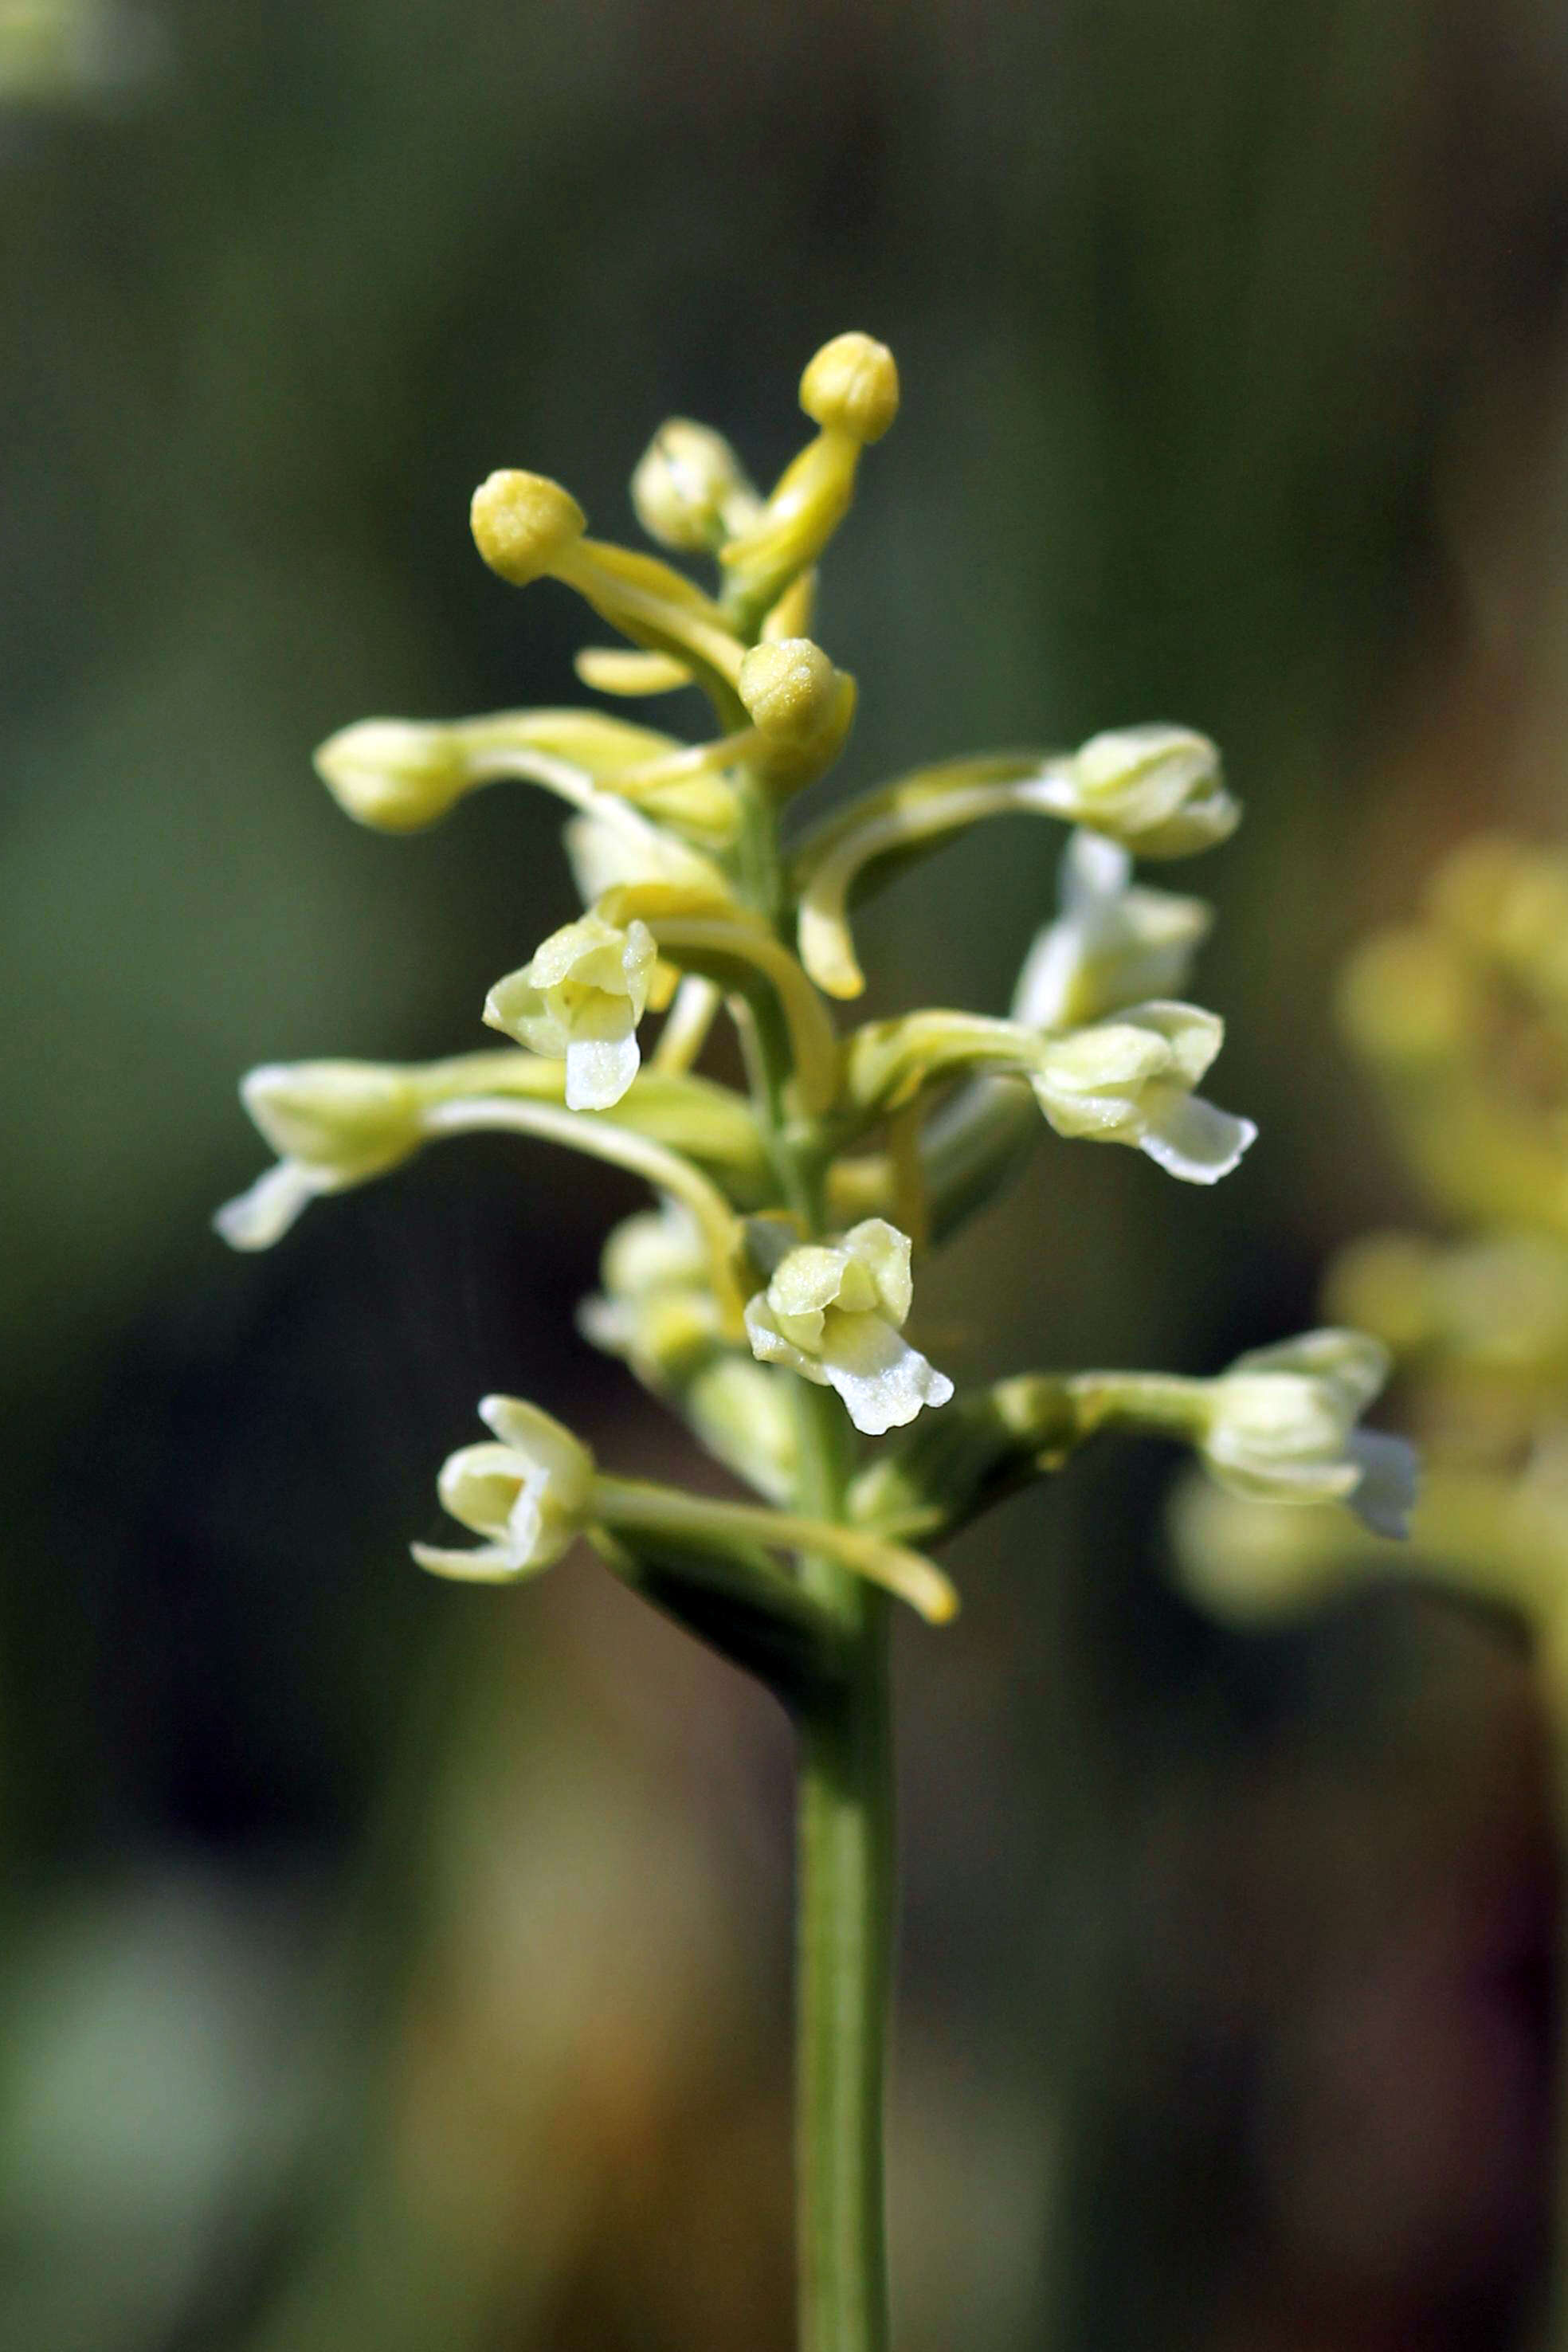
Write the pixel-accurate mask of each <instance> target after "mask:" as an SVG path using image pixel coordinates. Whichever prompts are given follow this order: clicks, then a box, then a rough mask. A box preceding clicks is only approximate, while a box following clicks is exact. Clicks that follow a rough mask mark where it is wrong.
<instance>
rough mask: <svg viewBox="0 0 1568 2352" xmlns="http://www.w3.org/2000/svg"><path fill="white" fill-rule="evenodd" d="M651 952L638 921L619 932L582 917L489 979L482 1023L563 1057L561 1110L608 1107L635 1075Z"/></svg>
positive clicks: (650, 940)
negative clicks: (502, 973) (491, 982)
mask: <svg viewBox="0 0 1568 2352" xmlns="http://www.w3.org/2000/svg"><path fill="white" fill-rule="evenodd" d="M656 961H658V949H657V948H656V946H655V945H654V938H653V933H652V932H651V931H650V930H649V929H648V928H647V924H646V923H643V922H638V921H636V920H634V921H632V922H631V923H629V924H628V925H627V926H626V929H624V930H623V929H620V928H619V926H618V925H616V924H615V923H606V922H605V920H604V919H603V918H602V917H600V916H598V915H595V914H587V915H583V916H581V917H579V919H578V920H577V921H576V922H574V923H567V924H566V925H564V926H563V929H560V930H558V931H552V933H551V935H550V937H549V938H548V939H547V940H545V941H544V943H543V945H542V947H541V948H540V949H539V950H538V952H537V953H536V954H535V955H534V956H533V958H532V960H531V961H530V962H528V963H525V964H524V965H523V966H522V968H521V971H513V972H509V973H508V974H507V975H506V977H505V979H504V980H498V981H497V982H496V984H495V986H494V987H493V988H492V989H491V991H490V992H489V996H488V997H487V998H486V999H485V1019H486V1021H487V1022H488V1023H489V1026H490V1027H491V1028H492V1029H501V1030H504V1031H505V1033H506V1034H507V1035H508V1036H509V1037H515V1038H516V1039H517V1041H518V1043H519V1045H527V1046H528V1047H530V1048H531V1051H532V1052H534V1053H535V1054H545V1055H550V1056H552V1058H562V1059H564V1061H565V1064H566V1107H567V1108H568V1109H569V1110H608V1109H609V1108H611V1106H612V1105H613V1104H615V1103H618V1102H619V1101H620V1099H621V1097H622V1096H623V1095H624V1094H625V1093H626V1088H627V1087H629V1086H630V1085H631V1082H632V1080H633V1079H634V1078H635V1077H636V1076H637V1069H638V1066H639V1064H640V1062H641V1058H642V1057H641V1055H640V1053H639V1051H638V1048H637V1023H638V1022H639V1021H640V1020H641V1019H642V1017H643V1014H644V1013H645V1012H646V1011H647V999H648V988H649V985H650V982H651V981H652V977H653V968H654V964H655V962H656Z"/></svg>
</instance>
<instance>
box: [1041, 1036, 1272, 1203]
mask: <svg viewBox="0 0 1568 2352" xmlns="http://www.w3.org/2000/svg"><path fill="white" fill-rule="evenodd" d="M1224 1035H1225V1024H1224V1023H1223V1022H1222V1021H1221V1019H1220V1018H1219V1015H1218V1014H1217V1013H1205V1012H1204V1011H1203V1010H1202V1008H1201V1007H1200V1006H1198V1005H1195V1004H1181V1003H1160V1002H1155V1003H1149V1004H1130V1005H1128V1006H1127V1007H1126V1008H1125V1010H1124V1011H1122V1012H1121V1013H1118V1015H1117V1017H1116V1018H1115V1020H1113V1021H1104V1022H1100V1024H1098V1025H1097V1026H1095V1027H1093V1028H1090V1029H1076V1030H1073V1031H1072V1032H1070V1034H1068V1035H1067V1036H1065V1037H1053V1038H1047V1039H1046V1040H1045V1041H1044V1043H1043V1044H1042V1045H1041V1048H1040V1052H1039V1056H1038V1059H1037V1061H1036V1062H1035V1064H1034V1065H1033V1066H1032V1067H1031V1068H1030V1070H1029V1073H1028V1076H1029V1083H1030V1085H1031V1086H1032V1087H1033V1088H1034V1090H1035V1097H1036V1100H1037V1102H1038V1104H1039V1106H1040V1108H1041V1109H1042V1110H1043V1111H1044V1112H1045V1115H1046V1117H1047V1119H1048V1120H1049V1122H1050V1124H1051V1126H1052V1127H1054V1128H1055V1129H1056V1131H1057V1133H1058V1135H1065V1136H1071V1137H1081V1138H1083V1139H1086V1140H1087V1141H1089V1142H1091V1143H1128V1144H1132V1145H1134V1146H1135V1147H1136V1148H1137V1150H1140V1151H1143V1152H1146V1153H1147V1154H1148V1156H1149V1158H1150V1159H1151V1160H1153V1161H1154V1163H1155V1165H1156V1167H1160V1168H1163V1169H1164V1171H1165V1172H1166V1174H1167V1175H1170V1176H1178V1177H1180V1178H1181V1179H1182V1181H1184V1183H1188V1184H1213V1183H1215V1182H1217V1181H1218V1180H1219V1178H1220V1177H1222V1176H1228V1175H1229V1173H1230V1171H1231V1170H1232V1169H1233V1168H1234V1167H1235V1166H1236V1165H1237V1161H1238V1160H1240V1158H1241V1155H1242V1153H1243V1152H1244V1151H1245V1150H1247V1146H1248V1144H1249V1143H1251V1142H1252V1140H1253V1139H1254V1138H1255V1137H1256V1135H1257V1133H1258V1129H1257V1128H1256V1127H1255V1126H1254V1125H1253V1123H1252V1121H1251V1120H1250V1119H1249V1118H1237V1117H1236V1116H1235V1115H1234V1114H1233V1113H1232V1112H1230V1111H1226V1110H1219V1109H1216V1108H1215V1105H1214V1104H1213V1103H1211V1102H1205V1100H1204V1098H1203V1097H1202V1096H1201V1095H1195V1094H1194V1092H1193V1088H1194V1087H1195V1086H1196V1085H1197V1082H1198V1080H1199V1079H1200V1078H1201V1077H1202V1076H1203V1075H1204V1072H1205V1070H1206V1069H1207V1068H1208V1066H1209V1064H1210V1063H1211V1062H1212V1061H1213V1060H1214V1057H1215V1055H1216V1054H1217V1053H1218V1052H1219V1049H1220V1043H1221V1040H1222V1039H1223V1037H1224Z"/></svg>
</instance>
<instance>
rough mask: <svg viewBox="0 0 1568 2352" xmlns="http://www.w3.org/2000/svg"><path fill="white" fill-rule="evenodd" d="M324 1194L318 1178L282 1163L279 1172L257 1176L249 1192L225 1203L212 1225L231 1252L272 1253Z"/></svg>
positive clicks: (290, 1162)
mask: <svg viewBox="0 0 1568 2352" xmlns="http://www.w3.org/2000/svg"><path fill="white" fill-rule="evenodd" d="M320 1192H321V1185H320V1183H319V1182H318V1181H317V1180H316V1178H315V1177H313V1176H312V1175H311V1174H310V1172H309V1171H308V1170H306V1169H304V1168H301V1167H300V1163H299V1161H298V1160H279V1162H278V1165H277V1166H276V1168H268V1171H267V1172H266V1174H265V1175H263V1176H258V1178H257V1180H256V1181H255V1183H254V1184H253V1185H252V1186H251V1187H250V1190H249V1191H248V1192H241V1193H239V1194H238V1195H237V1198H236V1199H234V1200H232V1201H226V1202H224V1204H223V1206H222V1208H221V1209H219V1210H218V1212H217V1213H216V1216H215V1217H214V1219H213V1224H214V1226H215V1227H216V1231H217V1232H218V1234H220V1235H221V1236H222V1238H223V1239H224V1240H225V1241H226V1243H227V1244H228V1245H229V1247H230V1249H237V1250H263V1249H270V1248H271V1246H272V1244H273V1243H274V1242H275V1241H279V1240H281V1238H282V1236H283V1235H284V1234H286V1233H287V1232H288V1230H289V1226H290V1225H291V1224H292V1223H294V1220H295V1218H296V1217H298V1216H299V1215H300V1213H301V1212H302V1211H303V1210H305V1209H306V1208H308V1207H309V1206H310V1202H312V1201H313V1200H315V1199H316V1198H317V1197H318V1196H319V1194H320Z"/></svg>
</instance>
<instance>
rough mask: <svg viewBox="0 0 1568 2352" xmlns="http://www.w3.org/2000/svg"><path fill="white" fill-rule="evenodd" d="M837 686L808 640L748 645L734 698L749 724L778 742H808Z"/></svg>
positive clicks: (820, 653)
mask: <svg viewBox="0 0 1568 2352" xmlns="http://www.w3.org/2000/svg"><path fill="white" fill-rule="evenodd" d="M837 684H838V673H837V670H836V669H835V668H834V667H833V664H832V663H831V662H830V661H829V660H828V658H827V656H826V654H825V653H824V652H823V650H822V647H821V646H816V645H813V643H812V641H811V639H810V638H809V637H785V638H784V639H782V640H781V641H780V642H779V643H777V644H773V645H761V646H752V649H751V651H750V652H749V653H748V654H747V656H746V658H745V660H744V661H743V662H742V664H741V677H740V689H739V690H740V696H741V699H742V702H743V703H744V704H745V706H746V709H747V711H748V712H749V713H750V716H751V719H752V725H753V726H754V727H755V728H756V729H757V730H758V731H759V732H760V733H761V734H763V735H766V736H769V737H771V738H773V739H774V740H777V741H779V742H781V743H802V742H809V740H811V738H812V736H813V735H814V734H815V733H816V730H817V729H818V728H819V727H820V726H821V724H822V720H823V717H824V714H825V712H826V710H827V709H828V708H829V706H830V705H831V704H832V702H833V701H834V699H835V698H836V695H837Z"/></svg>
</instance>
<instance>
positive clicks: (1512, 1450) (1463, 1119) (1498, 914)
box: [1175, 835, 1568, 1698]
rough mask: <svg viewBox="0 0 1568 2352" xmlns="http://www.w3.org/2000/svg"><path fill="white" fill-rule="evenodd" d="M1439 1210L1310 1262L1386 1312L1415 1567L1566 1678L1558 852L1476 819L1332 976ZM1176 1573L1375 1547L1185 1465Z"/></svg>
mask: <svg viewBox="0 0 1568 2352" xmlns="http://www.w3.org/2000/svg"><path fill="white" fill-rule="evenodd" d="M1340 1016H1341V1024H1342V1030H1343V1033H1344V1035H1345V1037H1346V1040H1347V1042H1348V1043H1349V1045H1351V1047H1352V1051H1353V1052H1354V1053H1355V1054H1356V1055H1357V1056H1358V1058H1359V1059H1360V1061H1361V1062H1362V1064H1363V1067H1364V1068H1365V1070H1366V1071H1367V1073H1368V1075H1369V1076H1370V1077H1371V1079H1372V1080H1373V1084H1374V1086H1375V1087H1376V1089H1377V1092H1378V1094H1379V1096H1380V1097H1381V1099H1382V1103H1383V1106H1384V1110H1385V1113H1386V1115H1387V1118H1388V1119H1389V1122H1390V1125H1391V1127H1392V1129H1393V1131H1394V1136H1395V1138H1396V1139H1397V1141H1398V1142H1399V1144H1400V1145H1401V1147H1402V1149H1403V1151H1404V1154H1405V1158H1406V1160H1407V1161H1408V1163H1409V1165H1410V1167H1411V1170H1412V1171H1413V1173H1414V1175H1415V1180H1416V1182H1417V1185H1418V1188H1419V1190H1420V1192H1422V1193H1423V1194H1424V1196H1425V1199H1426V1204H1427V1207H1428V1210H1429V1211H1430V1213H1432V1217H1433V1222H1434V1224H1435V1225H1436V1231H1427V1230H1425V1229H1419V1228H1417V1229H1412V1230H1404V1231H1394V1232H1387V1233H1376V1234H1368V1235H1366V1236H1365V1237H1363V1239H1361V1240H1358V1241H1356V1242H1354V1243H1352V1244H1351V1245H1350V1246H1349V1247H1348V1248H1347V1249H1345V1250H1344V1251H1342V1253H1341V1255H1339V1257H1338V1258H1337V1259H1336V1260H1335V1261H1334V1263H1333V1264H1332V1265H1331V1267H1330V1269H1329V1272H1328V1276H1327V1278H1326V1281H1325V1285H1324V1302H1325V1305H1326V1307H1327V1308H1328V1310H1329V1312H1330V1313H1331V1314H1334V1315H1336V1316H1343V1317H1344V1318H1347V1319H1353V1320H1354V1321H1355V1322H1356V1323H1357V1324H1359V1325H1360V1326H1361V1327H1362V1328H1363V1329H1364V1330H1366V1331H1368V1332H1371V1333H1374V1334H1376V1336H1377V1338H1378V1339H1380V1340H1381V1342H1382V1343H1383V1345H1384V1348H1385V1349H1387V1350H1388V1351H1389V1354H1390V1357H1391V1359H1392V1360H1393V1362H1394V1367H1395V1377H1396V1380H1397V1384H1398V1397H1399V1403H1400V1408H1401V1414H1402V1418H1403V1420H1404V1421H1405V1424H1406V1425H1407V1426H1408V1427H1409V1428H1410V1429H1411V1430H1412V1431H1413V1432H1414V1433H1415V1435H1416V1436H1417V1437H1418V1438H1419V1440H1420V1443H1421V1447H1422V1452H1423V1454H1424V1457H1425V1462H1426V1473H1425V1476H1424V1480H1423V1486H1422V1493H1421V1497H1420V1501H1419V1505H1418V1507H1417V1509H1416V1513H1415V1520H1414V1524H1413V1528H1412V1534H1413V1538H1414V1540H1413V1543H1412V1546H1411V1549H1410V1552H1409V1555H1408V1568H1409V1569H1410V1570H1414V1571H1415V1572H1417V1573H1422V1574H1426V1575H1429V1576H1431V1577H1433V1578H1435V1579H1437V1580H1441V1581H1443V1582H1446V1583H1448V1584H1450V1585H1452V1586H1454V1587H1456V1588H1457V1589H1458V1590H1460V1591H1467V1592H1470V1593H1473V1594H1476V1595H1478V1596H1479V1597H1482V1598H1484V1599H1486V1600H1488V1601H1492V1602H1495V1603H1499V1604H1500V1605H1502V1606H1505V1607H1507V1608H1509V1609H1510V1610H1511V1611H1513V1612H1515V1613H1516V1614H1518V1615H1519V1616H1520V1617H1521V1619H1522V1620H1523V1621H1524V1622H1526V1623H1527V1624H1528V1625H1529V1626H1530V1627H1531V1630H1532V1632H1533V1633H1534V1635H1535V1637H1536V1643H1537V1648H1538V1654H1539V1656H1540V1658H1541V1661H1542V1667H1543V1670H1544V1672H1545V1674H1546V1675H1547V1676H1548V1678H1549V1681H1550V1684H1551V1686H1552V1689H1553V1691H1554V1692H1555V1694H1556V1695H1557V1696H1559V1697H1560V1698H1561V1697H1565V1696H1568V856H1563V853H1562V852H1560V851H1558V850H1554V849H1551V848H1546V847H1542V846H1537V845H1531V844H1529V843H1526V842H1523V841H1519V840H1514V839H1510V838H1507V837H1504V836H1501V835H1482V836H1480V837H1479V838H1477V839H1474V840H1472V841H1470V842H1468V843H1467V844H1465V845H1463V846H1461V847H1460V848H1459V849H1458V850H1457V851H1456V852H1454V853H1453V854H1452V855H1451V856H1449V857H1448V858H1447V860H1446V861H1445V863H1444V864H1443V865H1441V866H1439V867H1438V868H1437V870H1436V874H1435V875H1434V876H1433V877H1432V880H1431V882H1430V884H1429V886H1428V887H1427V890H1426V898H1425V904H1424V906H1423V908H1422V910H1421V913H1420V915H1419V916H1418V917H1417V919H1415V920H1414V921H1412V922H1410V923H1407V924H1405V925H1404V926H1402V927H1400V928H1399V929H1390V930H1387V931H1384V932H1382V933H1380V934H1378V935H1377V936H1375V937H1373V939H1371V940H1368V941H1367V942H1366V943H1365V945H1364V946H1363V947H1362V948H1361V950H1359V951H1358V952H1357V954H1356V955H1355V956H1354V957H1353V958H1352V961H1351V963H1350V965H1349V968H1348V969H1347V971H1346V972H1345V974H1344V978H1343V982H1342V988H1341V992H1340ZM1175 1526H1176V1535H1177V1542H1178V1549H1179V1554H1180V1559H1181V1562H1182V1569H1183V1574H1184V1578H1185V1580H1186V1581H1187V1582H1188V1584H1189V1585H1190V1587H1191V1588H1192V1589H1193V1590H1194V1592H1196V1593H1197V1594H1199V1595H1200V1597H1202V1598H1203V1599H1205V1601H1208V1602H1209V1603H1210V1604H1211V1605H1213V1606H1215V1607H1217V1608H1220V1609H1222V1610H1224V1611H1226V1612H1228V1613H1230V1614H1233V1615H1237V1616H1240V1617H1258V1616H1267V1615H1269V1614H1274V1613H1279V1612H1287V1611H1289V1610H1292V1609H1297V1608H1300V1607H1302V1606H1305V1605H1307V1604H1308V1603H1310V1601H1314V1600H1316V1599H1317V1598H1318V1597H1320V1596H1321V1595H1322V1594H1324V1593H1327V1592H1331V1591H1338V1590H1341V1589H1342V1588H1344V1587H1345V1586H1346V1585H1347V1584H1350V1583H1352V1582H1354V1581H1355V1580H1358V1579H1360V1578H1361V1577H1363V1575H1366V1574H1368V1573H1373V1572H1376V1570H1379V1569H1384V1570H1385V1569H1386V1568H1387V1567H1388V1566H1389V1565H1390V1556H1389V1555H1388V1554H1387V1553H1386V1552H1384V1551H1383V1550H1382V1549H1378V1550H1377V1551H1376V1552H1375V1553H1373V1551H1372V1550H1371V1549H1370V1548H1369V1547H1367V1546H1366V1545H1365V1544H1364V1543H1363V1541H1361V1540H1359V1539H1358V1538H1357V1535H1356V1532H1355V1530H1354V1528H1352V1527H1351V1526H1349V1525H1348V1524H1347V1523H1346V1522H1344V1521H1343V1520H1342V1519H1340V1518H1337V1517H1333V1516H1331V1515H1330V1514H1327V1513H1321V1512H1317V1511H1309V1512H1301V1513H1299V1514H1296V1515H1293V1516H1292V1517H1290V1518H1289V1520H1288V1521H1285V1520H1280V1519H1278V1518H1277V1517H1274V1516H1272V1515H1270V1514H1267V1513H1262V1512H1258V1511H1256V1510H1252V1509H1249V1508H1247V1507H1245V1506H1243V1505H1240V1504H1237V1503H1236V1502H1234V1501H1232V1500H1231V1499H1230V1498H1228V1497H1226V1496H1216V1495H1214V1494H1213V1493H1209V1492H1205V1491H1203V1490H1201V1489H1200V1488H1198V1487H1197V1486H1188V1487H1187V1488H1186V1489H1185V1490H1184V1492H1183V1493H1182V1495H1181V1496H1180V1497H1179V1498H1178V1505H1177V1511H1176V1521H1175Z"/></svg>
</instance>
